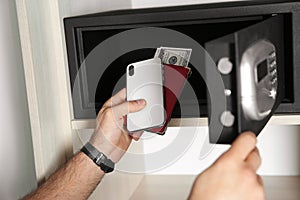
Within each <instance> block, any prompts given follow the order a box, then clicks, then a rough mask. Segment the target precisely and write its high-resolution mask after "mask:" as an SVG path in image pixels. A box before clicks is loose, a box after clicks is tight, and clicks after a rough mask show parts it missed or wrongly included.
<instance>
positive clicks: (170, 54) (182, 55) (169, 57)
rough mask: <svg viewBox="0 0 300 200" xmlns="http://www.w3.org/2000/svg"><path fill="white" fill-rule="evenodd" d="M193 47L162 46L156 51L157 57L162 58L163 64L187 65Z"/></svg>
mask: <svg viewBox="0 0 300 200" xmlns="http://www.w3.org/2000/svg"><path fill="white" fill-rule="evenodd" d="M191 54H192V49H184V48H173V47H160V48H157V50H156V52H155V56H154V57H155V58H157V57H158V58H160V59H161V61H162V63H163V64H170V65H177V66H182V67H187V66H188V64H189V61H190V58H191Z"/></svg>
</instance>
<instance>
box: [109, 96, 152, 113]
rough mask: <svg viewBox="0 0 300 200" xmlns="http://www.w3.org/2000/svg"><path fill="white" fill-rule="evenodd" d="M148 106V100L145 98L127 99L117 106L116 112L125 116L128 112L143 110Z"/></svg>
mask: <svg viewBox="0 0 300 200" xmlns="http://www.w3.org/2000/svg"><path fill="white" fill-rule="evenodd" d="M145 106H146V101H145V100H143V99H140V100H135V101H126V102H124V103H121V104H119V105H117V106H115V107H114V108H113V109H114V112H116V113H117V114H118V115H119V116H124V115H126V114H128V113H133V112H138V111H140V110H142V109H143V108H144V107H145Z"/></svg>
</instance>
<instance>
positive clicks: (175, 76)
mask: <svg viewBox="0 0 300 200" xmlns="http://www.w3.org/2000/svg"><path fill="white" fill-rule="evenodd" d="M190 74H191V69H190V68H188V67H182V66H176V65H169V64H164V101H165V102H164V104H165V105H164V106H165V112H166V113H165V114H166V120H165V123H164V124H163V126H161V127H157V128H151V129H148V130H146V131H149V132H153V133H157V134H160V135H163V134H165V132H166V130H167V126H168V123H169V122H170V120H171V116H172V112H173V110H174V107H175V105H176V102H177V100H178V98H179V96H180V94H181V92H182V90H183V87H184V85H185V83H186V80H187V78H188V77H189V76H190Z"/></svg>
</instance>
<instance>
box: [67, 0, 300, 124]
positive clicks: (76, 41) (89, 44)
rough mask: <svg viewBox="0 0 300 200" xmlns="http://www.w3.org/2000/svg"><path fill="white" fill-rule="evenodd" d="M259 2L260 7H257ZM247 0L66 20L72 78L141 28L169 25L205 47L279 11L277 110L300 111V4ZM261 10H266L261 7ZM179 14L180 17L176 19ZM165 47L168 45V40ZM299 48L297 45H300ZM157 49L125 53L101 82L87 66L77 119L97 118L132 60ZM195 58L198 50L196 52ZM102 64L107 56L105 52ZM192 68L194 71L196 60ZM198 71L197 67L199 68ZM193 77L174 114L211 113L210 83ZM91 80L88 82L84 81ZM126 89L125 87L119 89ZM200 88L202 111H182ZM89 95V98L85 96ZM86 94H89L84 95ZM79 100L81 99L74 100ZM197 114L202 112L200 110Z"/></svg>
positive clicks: (194, 114)
mask: <svg viewBox="0 0 300 200" xmlns="http://www.w3.org/2000/svg"><path fill="white" fill-rule="evenodd" d="M256 4H257V5H256ZM256 4H255V1H254V2H253V1H251V2H243V3H242V2H241V3H218V4H209V5H199V6H185V7H171V8H164V9H141V10H129V11H114V12H107V13H100V14H93V15H86V16H79V17H72V18H66V19H65V32H66V41H67V50H68V60H69V70H70V81H71V87H72V91H73V89H74V88H73V84H74V81H75V78H76V75H77V73H78V71H79V69H80V66H81V64H82V63H83V61H84V59H85V58H86V57H87V56H88V55H89V53H90V52H91V51H92V50H93V49H94V48H95V47H96V46H97V45H99V44H100V43H101V42H103V41H104V40H106V39H107V38H109V37H111V36H113V35H115V34H118V33H121V32H122V31H126V30H129V29H134V28H139V27H147V26H151V27H163V28H168V29H172V30H176V31H179V32H181V33H183V34H186V35H188V36H189V37H191V38H193V39H194V40H196V41H197V42H198V43H199V44H201V45H203V46H205V43H207V42H209V41H211V40H214V39H217V38H220V37H222V36H225V35H228V34H231V33H234V32H235V31H239V30H241V29H243V28H246V27H249V26H252V25H255V24H258V23H260V22H263V21H264V20H266V19H269V18H271V17H274V15H282V16H283V17H284V25H283V27H284V28H283V30H282V31H283V32H284V71H285V82H284V85H285V98H284V100H283V102H282V103H281V105H280V107H279V108H278V109H277V111H276V113H278V114H279V113H282V114H294V113H299V111H300V98H299V94H298V92H297V91H299V90H297V89H298V85H297V82H298V80H300V76H299V74H300V73H299V69H298V68H299V67H298V65H299V59H297V57H295V56H297V55H298V53H297V52H296V50H297V48H298V49H299V44H296V42H297V41H299V37H300V36H299V35H300V31H299V28H296V23H297V22H299V21H300V17H299V15H300V14H299V13H300V12H298V11H297V9H296V8H297V7H298V9H300V6H299V5H300V4H299V3H298V2H293V1H259V3H258V2H256ZM258 8H260V9H258ZM174 14H176V17H174ZM162 46H163V44H162ZM296 47H297V48H296ZM155 50H156V49H140V50H136V51H133V52H129V53H127V54H125V55H122V56H121V57H119V58H118V59H116V60H115V61H114V62H112V63H111V64H110V65H109V66H101V67H105V68H106V70H105V71H104V73H103V74H102V76H101V78H100V81H99V82H94V79H89V76H92V73H93V70H95V69H91V70H89V66H87V67H86V73H85V76H86V77H82V79H84V80H81V83H82V84H83V85H84V87H80V90H81V91H80V92H79V93H78V94H79V95H80V96H81V97H78V98H73V105H76V106H73V107H74V117H75V119H83V118H94V117H95V116H96V114H97V112H98V111H99V109H100V108H101V106H102V105H103V103H104V102H105V101H106V100H107V99H109V98H110V97H111V96H112V93H113V91H114V90H118V89H121V88H122V87H125V85H126V83H125V77H124V74H125V71H126V67H127V65H128V64H130V63H132V62H136V61H141V60H144V59H149V58H152V57H153V56H154V53H155ZM192 56H193V54H192ZM99 63H100V64H99V66H100V65H101V55H99ZM189 67H191V68H192V71H193V69H194V66H192V65H191V64H190V65H189ZM194 71H197V70H194ZM194 71H193V74H192V76H191V77H190V78H189V79H188V81H189V83H190V85H191V86H187V87H185V89H184V91H183V93H182V95H181V101H180V102H181V105H179V104H177V106H176V108H175V110H174V112H173V118H180V117H205V116H207V104H208V100H207V95H206V85H205V82H204V81H203V79H202V77H201V75H200V74H199V73H194ZM83 82H85V83H83ZM95 85H96V87H97V90H96V94H93V93H92V92H91V91H90V89H89V88H90V86H94V87H95ZM118 87H120V88H118ZM191 90H193V91H195V93H196V95H197V99H198V101H197V102H193V104H194V105H195V106H197V107H199V108H200V110H201V114H200V116H199V114H198V112H195V111H194V109H193V108H191V109H189V108H187V109H189V113H188V114H187V115H181V113H180V107H189V105H190V104H191V102H190V98H191V97H190V96H189V94H190V91H191ZM84 95H85V96H84ZM83 96H84V97H83ZM74 100H76V101H80V102H76V103H74ZM196 113H197V114H196Z"/></svg>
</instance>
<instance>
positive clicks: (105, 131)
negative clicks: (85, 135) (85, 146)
mask: <svg viewBox="0 0 300 200" xmlns="http://www.w3.org/2000/svg"><path fill="white" fill-rule="evenodd" d="M145 105H146V102H145V101H144V100H138V101H131V102H127V101H126V90H125V89H122V90H121V91H120V92H118V93H117V94H116V95H115V96H113V97H111V98H110V99H109V100H108V101H107V102H106V103H105V104H104V105H103V107H102V109H101V110H100V112H99V113H98V117H97V119H96V120H97V126H96V129H95V132H94V134H93V135H92V137H91V139H90V143H91V144H92V145H94V146H95V147H96V148H97V149H98V150H99V151H101V152H103V153H104V154H105V155H106V156H107V157H108V158H110V159H111V160H112V161H114V162H115V163H116V162H118V161H119V160H120V159H121V157H122V156H123V155H124V153H125V152H126V150H127V149H128V147H129V145H130V143H131V140H132V139H134V140H138V139H139V138H140V136H141V134H142V132H136V133H133V134H132V135H129V134H128V132H127V131H126V128H125V127H123V126H124V125H123V123H124V116H125V115H126V114H128V113H131V112H137V111H140V110H142V109H143V108H144V107H145Z"/></svg>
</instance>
